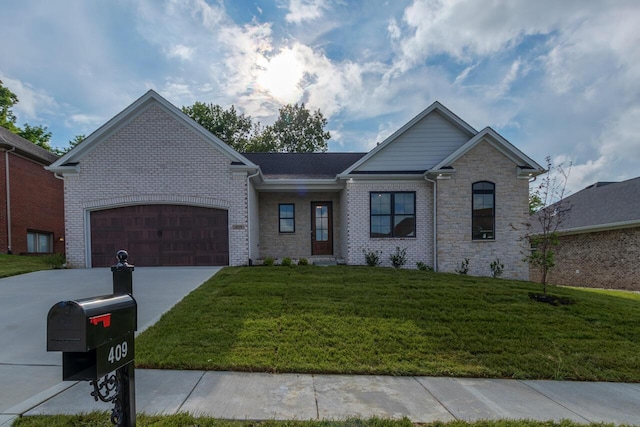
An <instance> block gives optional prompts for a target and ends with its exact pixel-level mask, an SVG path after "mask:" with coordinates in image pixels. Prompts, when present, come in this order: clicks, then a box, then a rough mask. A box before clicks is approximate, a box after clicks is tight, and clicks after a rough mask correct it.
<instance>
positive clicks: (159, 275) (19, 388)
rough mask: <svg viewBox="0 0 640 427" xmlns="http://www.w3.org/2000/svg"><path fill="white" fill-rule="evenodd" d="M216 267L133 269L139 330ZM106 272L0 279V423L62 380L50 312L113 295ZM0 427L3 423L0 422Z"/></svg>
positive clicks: (44, 273)
mask: <svg viewBox="0 0 640 427" xmlns="http://www.w3.org/2000/svg"><path fill="white" fill-rule="evenodd" d="M219 270H220V267H175V268H174V267H157V268H151V267H146V268H145V267H137V268H136V269H135V271H134V272H133V296H134V298H135V299H136V301H137V303H138V331H142V330H144V329H146V328H147V327H149V326H151V325H152V324H154V323H155V322H156V321H157V320H158V319H159V318H160V316H162V314H163V313H165V312H167V311H168V310H169V309H170V308H171V307H173V306H174V305H175V304H176V303H177V302H179V301H180V300H181V299H182V298H183V297H184V296H186V295H187V294H188V293H190V292H191V291H192V290H194V289H196V288H197V287H198V286H200V285H201V284H202V283H204V282H205V281H206V280H207V279H209V278H210V277H211V276H213V275H214V274H216V273H217V272H218V271H219ZM112 286H113V285H112V274H111V270H110V269H108V268H93V269H77V270H48V271H39V272H35V273H30V274H24V275H21V276H15V277H9V278H5V279H0V420H1V419H2V415H3V414H4V415H9V414H11V413H13V412H14V411H12V410H11V408H12V407H14V406H16V405H18V404H19V403H21V402H23V401H24V400H26V399H29V398H31V397H33V396H34V395H37V394H39V393H41V392H46V391H47V390H48V389H50V388H54V387H56V386H59V383H60V382H61V381H62V353H60V352H53V353H47V351H46V322H47V313H48V311H49V309H50V308H51V307H52V306H53V305H54V304H56V303H57V302H59V301H63V300H74V299H78V298H86V297H92V296H97V295H106V294H110V293H112ZM0 424H2V423H1V422H0Z"/></svg>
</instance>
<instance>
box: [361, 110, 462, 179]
mask: <svg viewBox="0 0 640 427" xmlns="http://www.w3.org/2000/svg"><path fill="white" fill-rule="evenodd" d="M468 140H469V135H468V134H467V133H465V132H463V131H462V130H460V129H459V128H458V127H456V126H454V125H453V124H452V123H451V122H450V121H448V120H447V119H445V118H444V117H443V116H442V115H441V114H440V113H439V112H437V111H433V112H432V113H430V114H428V115H427V116H426V117H424V118H422V119H421V120H420V121H419V122H417V123H416V124H414V125H413V126H412V127H411V128H409V129H407V130H406V131H405V132H404V133H402V134H401V135H399V136H398V137H397V138H396V139H395V140H393V141H392V142H391V143H389V144H387V145H386V146H385V147H384V148H383V149H381V150H380V151H379V152H378V153H377V154H376V155H375V156H373V157H371V158H370V159H369V160H368V161H366V162H365V163H363V164H362V165H360V166H359V167H357V168H356V169H355V170H354V172H374V171H375V172H378V171H380V172H383V171H384V172H388V171H419V172H424V171H426V170H428V169H430V168H431V167H433V166H434V165H436V164H437V163H438V162H440V161H441V160H442V159H443V158H445V157H447V156H448V155H449V154H451V153H452V152H454V151H455V150H457V149H458V148H460V147H461V146H462V145H463V144H464V143H465V142H467V141H468Z"/></svg>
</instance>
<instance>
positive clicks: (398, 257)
mask: <svg viewBox="0 0 640 427" xmlns="http://www.w3.org/2000/svg"><path fill="white" fill-rule="evenodd" d="M389 260H390V261H391V264H392V265H393V267H394V268H400V267H402V266H403V265H405V264H406V263H407V248H404V249H400V246H396V253H395V254H391V255H389Z"/></svg>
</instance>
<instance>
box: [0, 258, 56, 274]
mask: <svg viewBox="0 0 640 427" xmlns="http://www.w3.org/2000/svg"><path fill="white" fill-rule="evenodd" d="M63 262H64V256H63V255H59V254H58V255H42V256H25V255H5V254H0V278H3V277H9V276H17V275H18V274H25V273H31V272H34V271H40V270H49V269H51V268H57V267H59V266H60V264H62V263H63Z"/></svg>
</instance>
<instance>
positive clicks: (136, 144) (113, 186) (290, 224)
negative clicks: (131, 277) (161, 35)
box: [49, 91, 543, 279]
mask: <svg viewBox="0 0 640 427" xmlns="http://www.w3.org/2000/svg"><path fill="white" fill-rule="evenodd" d="M49 170H51V171H53V172H56V173H58V174H61V175H62V176H63V177H64V179H65V207H66V233H67V241H66V244H67V259H68V261H69V263H70V264H71V265H74V266H78V267H90V266H102V265H109V264H111V263H112V262H113V254H114V253H115V251H116V250H117V249H120V248H127V249H129V251H130V253H131V260H132V262H133V263H135V264H137V265H247V264H250V263H252V262H260V261H261V260H263V259H265V258H267V257H273V258H284V257H290V258H292V259H294V260H295V259H298V258H302V257H304V258H308V259H309V260H311V261H314V260H320V259H321V260H326V259H331V260H336V261H338V262H344V263H346V264H353V265H358V264H364V263H365V259H364V254H363V251H374V250H377V251H381V252H382V255H381V260H382V261H383V265H390V262H389V255H390V254H391V253H393V252H395V249H396V247H400V248H407V259H408V262H407V267H410V268H415V265H416V262H418V261H421V262H424V263H426V264H427V265H431V266H434V267H435V268H436V269H437V270H439V271H454V270H455V268H456V267H457V266H458V265H459V263H460V262H461V261H462V260H463V259H464V258H469V272H470V273H471V274H477V275H488V274H489V272H490V269H489V264H490V263H491V262H492V261H493V260H495V259H496V258H500V260H501V261H502V262H503V263H504V264H505V277H513V278H520V279H526V278H528V275H529V271H528V267H527V266H526V265H525V264H524V263H522V261H521V258H522V254H521V250H522V248H521V247H520V246H521V244H522V242H521V240H520V239H519V238H520V237H521V236H520V232H518V231H517V230H515V229H514V228H513V227H510V224H521V223H523V222H525V221H526V220H527V216H528V194H529V192H528V188H529V179H531V177H532V176H536V175H538V174H539V173H541V172H542V171H543V168H542V167H541V166H540V165H538V164H537V163H536V162H534V161H533V160H531V159H530V158H529V157H527V156H526V155H525V154H524V153H522V152H521V151H520V150H518V149H517V148H516V147H514V146H513V145H512V144H510V143H509V142H508V141H506V140H505V139H504V138H503V137H501V136H500V135H499V134H497V133H496V132H495V131H493V130H492V129H490V128H485V129H483V130H482V131H480V132H478V131H476V130H475V129H473V128H472V127H471V126H469V125H468V124H467V123H465V122H464V121H463V120H462V119H460V118H459V117H457V116H456V115H455V114H453V113H452V112H451V111H449V110H448V109H446V108H445V107H444V106H442V105H441V104H439V103H437V102H435V103H434V104H432V105H431V106H430V107H428V108H427V109H426V110H424V111H423V112H422V113H420V114H419V115H418V116H416V117H415V118H413V119H412V120H411V121H410V122H408V123H407V124H406V125H404V126H403V127H402V128H400V129H399V130H398V131H396V132H395V133H394V134H393V135H391V136H390V137H389V138H387V139H386V140H385V141H383V142H381V143H380V144H378V145H377V146H376V147H375V148H374V149H373V150H371V151H370V152H368V153H306V154H302V153H245V154H241V153H238V152H236V151H234V150H233V149H231V148H230V147H229V146H228V145H226V144H225V143H223V142H222V141H220V140H219V139H218V138H216V137H215V136H213V135H212V134H211V133H209V132H208V131H206V130H205V129H204V128H202V127H201V126H199V125H198V124H197V123H195V122H194V121H193V120H191V119H190V118H189V117H188V116H186V115H184V114H183V113H182V112H181V111H180V110H179V109H178V108H176V107H175V106H173V105H172V104H170V103H169V102H168V101H166V100H165V99H164V98H162V97H161V96H159V95H158V94H157V93H155V92H154V91H149V92H147V93H146V94H145V95H144V96H142V97H141V98H139V99H138V100H137V101H135V102H134V103H133V104H131V105H130V106H129V107H127V108H126V109H125V110H123V111H122V112H121V113H119V114H118V115H116V116H115V117H114V118H113V119H111V120H110V121H109V122H107V123H106V124H105V125H103V126H102V127H100V128H99V129H98V130H96V131H95V132H94V133H93V134H91V135H90V136H89V137H88V138H87V139H86V140H85V141H84V142H83V143H82V144H80V145H78V146H77V147H75V148H74V149H73V150H71V151H70V152H69V153H67V154H66V155H65V156H63V157H62V158H60V159H59V160H58V161H56V162H55V163H54V164H53V165H51V167H49Z"/></svg>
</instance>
